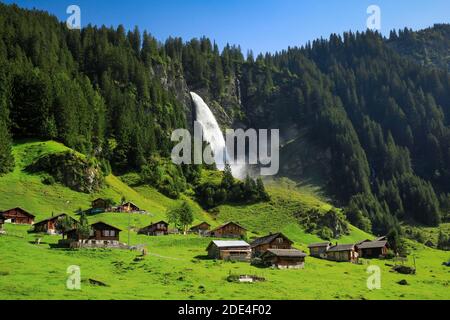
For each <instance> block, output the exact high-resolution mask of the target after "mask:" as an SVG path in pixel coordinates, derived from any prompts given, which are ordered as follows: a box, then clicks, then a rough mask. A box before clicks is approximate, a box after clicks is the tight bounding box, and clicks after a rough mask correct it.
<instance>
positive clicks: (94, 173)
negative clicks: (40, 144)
mask: <svg viewBox="0 0 450 320" xmlns="http://www.w3.org/2000/svg"><path fill="white" fill-rule="evenodd" d="M26 170H27V171H28V172H30V173H46V174H48V175H50V176H51V177H53V179H54V181H55V182H59V183H61V184H63V185H65V186H66V187H69V188H71V189H72V190H75V191H78V192H84V193H92V192H95V191H97V190H99V189H100V188H101V187H102V185H103V181H104V177H103V173H102V171H101V169H100V166H99V165H98V163H96V161H95V160H92V161H88V160H87V159H84V158H83V157H81V156H79V155H77V154H75V153H74V152H62V153H55V154H48V155H44V156H42V157H40V158H39V159H37V160H36V161H35V162H34V163H32V164H31V165H30V166H28V167H27V168H26Z"/></svg>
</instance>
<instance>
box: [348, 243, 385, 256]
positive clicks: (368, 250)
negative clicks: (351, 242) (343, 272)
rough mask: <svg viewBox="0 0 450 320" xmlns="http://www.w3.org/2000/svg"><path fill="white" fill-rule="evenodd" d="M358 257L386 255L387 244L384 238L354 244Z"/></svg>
mask: <svg viewBox="0 0 450 320" xmlns="http://www.w3.org/2000/svg"><path fill="white" fill-rule="evenodd" d="M356 249H357V250H358V254H359V257H361V258H368V259H372V258H380V257H384V256H386V254H387V252H388V249H389V245H388V242H387V241H386V240H383V241H368V242H363V243H360V244H357V245H356Z"/></svg>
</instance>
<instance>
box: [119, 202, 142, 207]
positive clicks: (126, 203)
mask: <svg viewBox="0 0 450 320" xmlns="http://www.w3.org/2000/svg"><path fill="white" fill-rule="evenodd" d="M127 205H132V206H134V207H136V208H139V206H138V205H137V204H135V203H134V202H131V201H127V202H125V203H124V204H121V205H120V206H119V207H123V206H127Z"/></svg>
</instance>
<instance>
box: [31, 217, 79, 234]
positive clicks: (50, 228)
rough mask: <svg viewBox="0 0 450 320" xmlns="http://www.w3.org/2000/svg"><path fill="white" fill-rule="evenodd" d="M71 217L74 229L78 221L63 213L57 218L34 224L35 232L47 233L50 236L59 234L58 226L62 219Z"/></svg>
mask: <svg viewBox="0 0 450 320" xmlns="http://www.w3.org/2000/svg"><path fill="white" fill-rule="evenodd" d="M65 217H69V218H70V219H71V221H72V227H73V228H75V227H76V223H77V221H76V220H75V219H74V218H72V217H71V216H69V215H67V214H66V213H61V214H58V215H56V216H53V217H50V218H47V219H44V220H42V221H39V222H36V223H35V224H34V232H47V233H49V234H56V233H58V232H57V230H56V229H57V224H58V221H60V220H61V219H63V218H65Z"/></svg>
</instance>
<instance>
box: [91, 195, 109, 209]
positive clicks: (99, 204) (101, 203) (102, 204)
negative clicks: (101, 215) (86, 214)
mask: <svg viewBox="0 0 450 320" xmlns="http://www.w3.org/2000/svg"><path fill="white" fill-rule="evenodd" d="M91 207H92V209H104V210H106V209H108V208H109V201H108V200H105V199H102V198H98V199H95V200H94V201H92V203H91Z"/></svg>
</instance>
